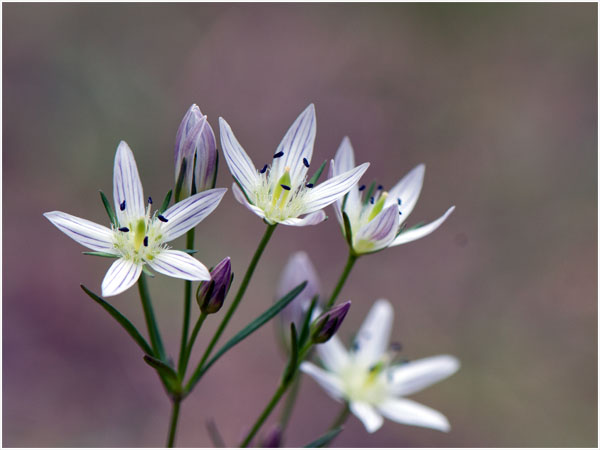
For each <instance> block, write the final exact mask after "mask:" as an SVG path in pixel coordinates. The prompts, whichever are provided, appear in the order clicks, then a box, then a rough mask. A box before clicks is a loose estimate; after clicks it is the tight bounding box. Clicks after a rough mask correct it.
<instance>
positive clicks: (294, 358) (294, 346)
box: [282, 322, 298, 384]
mask: <svg viewBox="0 0 600 450" xmlns="http://www.w3.org/2000/svg"><path fill="white" fill-rule="evenodd" d="M290 336H291V340H290V342H291V344H290V350H291V352H290V359H289V361H288V364H287V366H286V368H285V371H284V372H283V377H282V378H283V383H285V384H287V383H288V382H289V381H290V380H291V379H292V378H293V376H294V374H295V373H296V369H297V368H298V333H297V332H296V325H294V322H292V323H291V324H290Z"/></svg>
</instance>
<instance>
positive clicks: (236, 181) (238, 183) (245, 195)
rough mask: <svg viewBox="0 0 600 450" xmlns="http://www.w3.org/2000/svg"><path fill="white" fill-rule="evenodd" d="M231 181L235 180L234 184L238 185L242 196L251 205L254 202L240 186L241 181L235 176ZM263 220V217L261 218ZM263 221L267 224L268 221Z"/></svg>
mask: <svg viewBox="0 0 600 450" xmlns="http://www.w3.org/2000/svg"><path fill="white" fill-rule="evenodd" d="M232 178H233V181H235V184H237V185H238V187H239V188H240V190H241V191H242V193H243V194H244V197H246V200H248V203H250V204H251V205H253V204H254V203H252V202H251V201H250V197H248V194H246V190H245V189H244V188H243V187H242V185H241V183H240V182H239V181H238V179H237V178H236V177H232ZM263 220H264V219H263ZM265 223H266V224H267V225H269V222H267V221H265Z"/></svg>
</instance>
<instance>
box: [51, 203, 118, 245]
mask: <svg viewBox="0 0 600 450" xmlns="http://www.w3.org/2000/svg"><path fill="white" fill-rule="evenodd" d="M44 217H46V219H48V220H49V221H50V222H52V223H53V224H54V225H55V226H56V228H58V229H59V230H60V231H62V232H63V233H65V234H66V235H67V236H69V237H70V238H71V239H73V240H75V241H77V242H79V243H80V244H81V245H83V246H85V247H87V248H91V249H92V250H96V251H99V252H108V253H113V252H114V247H113V241H112V238H113V233H112V231H111V230H110V229H108V228H106V227H104V226H102V225H98V224H97V223H94V222H90V221H89V220H86V219H81V218H79V217H75V216H72V215H71V214H67V213H64V212H60V211H52V212H47V213H44Z"/></svg>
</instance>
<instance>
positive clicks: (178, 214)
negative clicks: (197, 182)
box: [162, 188, 227, 242]
mask: <svg viewBox="0 0 600 450" xmlns="http://www.w3.org/2000/svg"><path fill="white" fill-rule="evenodd" d="M225 192H227V189H225V188H218V189H210V190H208V191H204V192H200V193H199V194H194V195H192V196H191V197H188V198H186V199H185V200H182V201H180V202H178V203H175V204H174V205H173V206H171V207H170V208H169V209H167V210H166V211H165V212H164V213H163V214H162V215H163V216H164V218H165V219H167V220H168V222H166V223H163V224H162V230H163V236H164V238H163V240H164V242H168V241H172V240H173V239H175V238H177V237H179V236H181V235H182V234H184V233H185V232H186V231H188V230H190V229H191V228H194V227H195V226H196V225H198V224H199V223H200V222H201V221H202V220H204V218H205V217H206V216H208V215H209V214H210V213H211V212H213V211H214V210H215V208H216V207H217V206H219V203H220V202H221V199H222V198H223V196H224V195H225Z"/></svg>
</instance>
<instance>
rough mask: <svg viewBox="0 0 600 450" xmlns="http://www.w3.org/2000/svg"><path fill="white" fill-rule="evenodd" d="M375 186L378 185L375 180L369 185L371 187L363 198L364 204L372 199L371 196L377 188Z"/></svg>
mask: <svg viewBox="0 0 600 450" xmlns="http://www.w3.org/2000/svg"><path fill="white" fill-rule="evenodd" d="M375 186H377V183H375V182H374V181H373V182H372V183H371V185H370V186H369V189H368V190H367V193H366V195H365V198H363V205H366V204H367V203H369V201H370V200H371V197H372V196H373V191H374V190H375Z"/></svg>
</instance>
